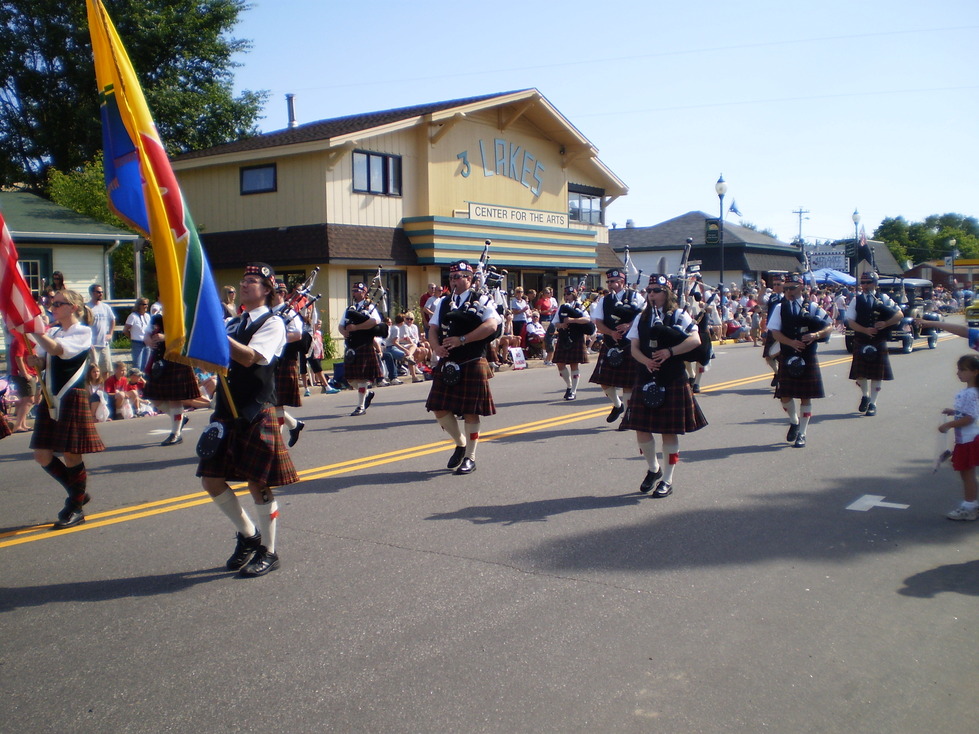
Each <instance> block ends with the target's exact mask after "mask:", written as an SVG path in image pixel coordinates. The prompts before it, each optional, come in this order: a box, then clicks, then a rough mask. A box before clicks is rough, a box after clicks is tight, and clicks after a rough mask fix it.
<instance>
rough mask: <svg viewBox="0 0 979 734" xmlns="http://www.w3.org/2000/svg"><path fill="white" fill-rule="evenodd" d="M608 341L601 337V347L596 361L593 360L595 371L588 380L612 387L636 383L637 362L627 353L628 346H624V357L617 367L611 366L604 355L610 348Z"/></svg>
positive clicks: (630, 385)
mask: <svg viewBox="0 0 979 734" xmlns="http://www.w3.org/2000/svg"><path fill="white" fill-rule="evenodd" d="M610 346H614V344H613V345H609V344H608V343H606V341H605V340H604V339H603V340H602V348H601V349H600V350H599V352H598V361H597V362H595V371H594V372H592V373H591V377H590V378H589V379H588V382H594V383H595V384H596V385H603V386H606V387H607V386H609V385H611V386H613V387H632V386H634V385H635V384H636V380H637V379H638V368H639V363H638V362H636V360H634V359H633V358H632V355H631V354H630V353H629V347H628V346H627V347H626V348H625V350H624V351H625V354H624V359H623V360H622V364H620V365H619V366H618V367H613V366H612V365H610V364H609V363H608V361H607V359H606V355H607V353H608V350H609V348H610Z"/></svg>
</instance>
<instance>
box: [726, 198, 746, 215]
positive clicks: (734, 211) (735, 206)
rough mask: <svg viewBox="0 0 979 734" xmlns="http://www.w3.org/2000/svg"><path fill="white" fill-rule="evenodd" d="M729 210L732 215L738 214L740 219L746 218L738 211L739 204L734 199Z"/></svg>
mask: <svg viewBox="0 0 979 734" xmlns="http://www.w3.org/2000/svg"><path fill="white" fill-rule="evenodd" d="M727 210H728V211H729V212H731V213H732V214H737V215H738V216H739V217H742V218H743V217H744V214H742V213H741V211H740V210H739V209H738V203H737V202H736V201H735V200H734V199H731V206H729V207H728V209H727Z"/></svg>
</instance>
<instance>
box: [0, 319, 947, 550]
mask: <svg viewBox="0 0 979 734" xmlns="http://www.w3.org/2000/svg"><path fill="white" fill-rule="evenodd" d="M953 338H955V337H954V336H945V337H940V338H939V341H945V340H947V339H953ZM850 360H851V357H850V355H846V356H845V357H840V358H837V359H832V360H828V361H826V362H821V363H820V367H832V366H834V365H838V364H844V363H847V362H849V361H850ZM771 377H772V373H771V372H766V373H764V374H760V375H752V376H750V377H741V378H738V379H735V380H729V381H727V382H720V383H717V384H714V385H708V386H705V387H703V388H702V392H718V391H721V390H730V389H732V388H735V387H743V386H744V385H748V384H751V383H753V382H759V381H761V380H770V379H771ZM608 410H609V408H608V406H607V405H606V406H603V407H601V408H592V409H589V410H584V411H579V412H577V413H569V414H566V415H560V416H554V417H551V418H544V419H541V420H537V421H531V422H530V423H521V424H518V425H515V426H507V427H505V428H495V429H493V430H490V431H486V432H483V433H480V436H479V438H480V440H481V441H493V440H497V439H502V438H509V437H511V436H518V435H521V434H524V433H532V432H534V431H540V430H544V429H547V428H555V427H557V426H563V425H567V424H569V423H576V422H579V421H584V420H589V419H592V418H596V417H598V416H601V415H605V414H607V413H608ZM451 446H452V442H451V441H449V440H445V441H436V442H433V443H427V444H422V445H420V446H409V447H407V448H403V449H397V450H395V451H387V452H384V453H382V454H374V455H373V456H366V457H362V458H360V459H349V460H347V461H339V462H336V463H334V464H328V465H326V466H319V467H313V468H310V469H303V470H301V471H299V472H298V474H299V477H300V479H299V483H302V482H309V481H313V480H316V479H325V478H327V477H335V476H338V475H340V474H349V473H351V472H355V471H360V470H363V469H370V468H373V467H376V466H383V465H384V464H392V463H394V462H398V461H405V460H407V459H414V458H418V457H420V456H428V455H429V454H435V453H439V452H441V451H445V450H446V449H447V448H450V447H451ZM230 486H231V488H232V489H233V490H236V493H237V494H238V495H245V494H247V490H246V489H245V487H246V486H247V485H246V484H245V483H244V482H237V483H233V484H231V485H230ZM290 486H294V485H290ZM288 491H289V490H288V487H285V488H282V489H281V490H280V492H283V493H285V492H288ZM210 502H211V498H210V497H209V496H208V494H207V493H206V492H194V493H192V494H184V495H180V496H178V497H170V498H167V499H162V500H153V501H151V502H143V503H140V504H138V505H133V506H130V507H122V508H119V509H115V510H106V511H105V512H96V513H93V514H91V515H86V522H85V523H83V524H82V525H76V526H75V527H73V528H67V529H65V530H58V531H52V530H51V525H50V524H49V523H46V524H44V525H31V526H28V527H23V528H18V529H16V530H9V531H7V532H4V533H0V548H8V547H11V546H15V545H20V544H22V543H30V542H33V541H35V540H44V539H48V538H60V537H62V536H64V535H68V534H70V533H77V532H81V531H83V530H94V529H95V528H100V527H105V526H106V525H115V524H117V523H121V522H128V521H130V520H138V519H140V518H144V517H152V516H154V515H161V514H164V513H167V512H173V511H174V510H184V509H187V508H190V507H199V506H200V505H206V504H208V503H210Z"/></svg>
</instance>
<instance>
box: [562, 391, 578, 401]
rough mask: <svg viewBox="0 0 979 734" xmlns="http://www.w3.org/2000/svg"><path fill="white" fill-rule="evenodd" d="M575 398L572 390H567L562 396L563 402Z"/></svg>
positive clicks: (575, 395)
mask: <svg viewBox="0 0 979 734" xmlns="http://www.w3.org/2000/svg"><path fill="white" fill-rule="evenodd" d="M575 397H577V393H576V392H575V391H574V390H568V393H567V395H565V396H564V399H565V400H574V399H575Z"/></svg>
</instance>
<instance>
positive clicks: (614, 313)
mask: <svg viewBox="0 0 979 734" xmlns="http://www.w3.org/2000/svg"><path fill="white" fill-rule="evenodd" d="M605 282H606V285H607V286H608V289H609V291H610V292H609V294H608V295H607V296H605V297H604V298H599V299H598V300H596V301H595V305H593V306H592V309H591V320H592V322H593V323H594V324H595V328H596V330H597V331H598V333H599V334H601V335H602V346H601V348H600V349H599V352H598V359H597V360H596V362H595V370H594V372H592V375H591V378H590V379H589V380H588V381H589V382H593V383H595V384H596V385H601V386H602V391H603V392H604V393H605V397H607V398H608V399H609V401H610V402H611V403H612V410H611V412H609V414H608V417H607V418H606V419H605V421H606V422H607V423H614V422H615V421H616V420H617V419H618V418H619V416H621V415H622V413H623V412H624V411H625V403H628V402H629V396H630V395H631V394H632V388H633V386H634V385H635V384H636V373H637V368H638V365H637V364H636V361H635V360H634V359H633V358H632V354H631V349H630V344H629V340H628V339H626V334H628V333H629V327H630V326H632V322H633V320H635V318H636V316H637V315H638V314H639V313H640V312H641V311H642V309H643V298H642V296H641V295H640V294H639V293H638V292H636V291H635V290H633V289H626V288H625V285H626V276H625V274H624V273H623V272H622V271H620V270H618V269H617V268H613V269H611V270H608V271H606V273H605ZM609 352H611V353H612V356H611V357H610V356H609ZM620 390H621V391H622V395H621V397H620V395H619V391H620Z"/></svg>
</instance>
